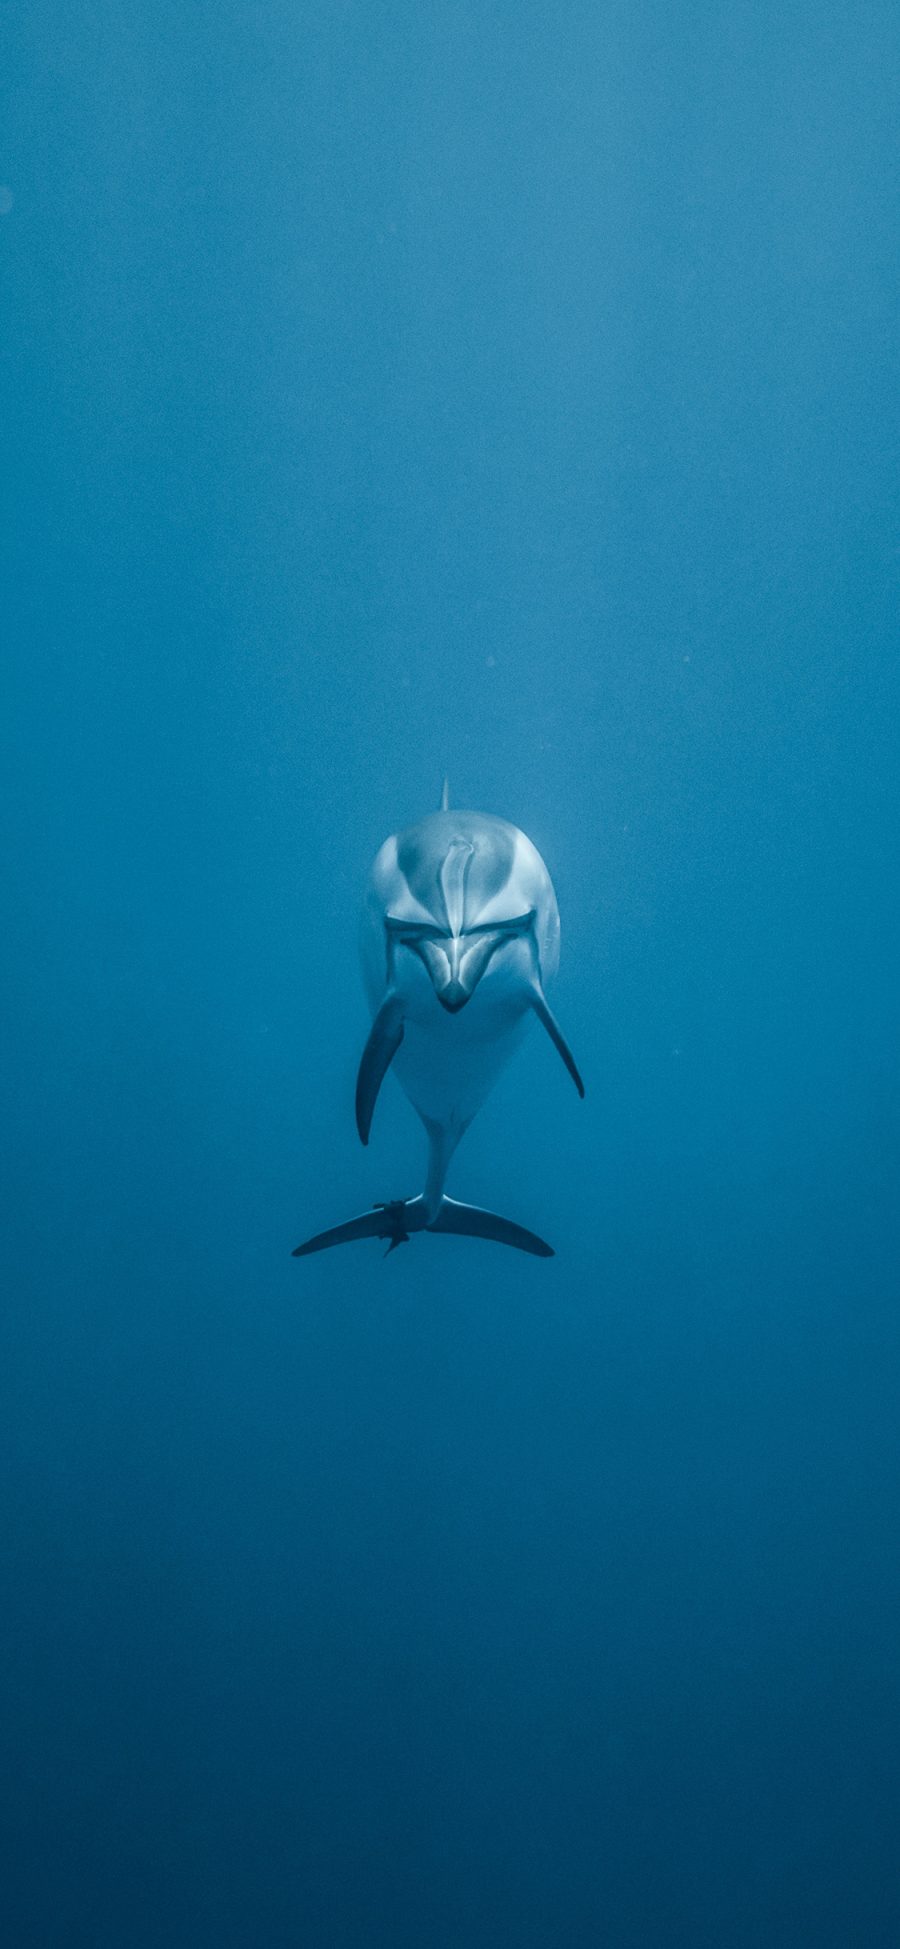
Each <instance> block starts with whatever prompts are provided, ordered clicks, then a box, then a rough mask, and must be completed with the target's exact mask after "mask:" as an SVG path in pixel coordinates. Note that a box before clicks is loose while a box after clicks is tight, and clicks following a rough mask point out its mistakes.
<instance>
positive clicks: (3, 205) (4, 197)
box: [0, 183, 15, 217]
mask: <svg viewBox="0 0 900 1949" xmlns="http://www.w3.org/2000/svg"><path fill="white" fill-rule="evenodd" d="M14 201H15V199H14V197H13V193H12V190H11V189H9V188H8V187H7V185H6V183H0V217H8V216H9V213H10V210H11V209H12V206H13V203H14Z"/></svg>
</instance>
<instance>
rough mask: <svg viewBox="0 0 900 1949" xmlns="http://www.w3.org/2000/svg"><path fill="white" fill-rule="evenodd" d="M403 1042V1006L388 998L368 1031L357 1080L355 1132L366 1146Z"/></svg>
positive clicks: (390, 996) (396, 997) (396, 998)
mask: <svg viewBox="0 0 900 1949" xmlns="http://www.w3.org/2000/svg"><path fill="white" fill-rule="evenodd" d="M402 1041H403V1003H402V1002H401V1000H400V997H399V995H395V994H394V993H393V992H391V993H390V994H389V995H386V996H385V998H384V1001H383V1002H382V1004H381V1007H380V1009H379V1010H378V1014H377V1015H376V1017H375V1020H374V1022H373V1023H372V1027H371V1029H370V1030H369V1040H368V1042H367V1043H366V1046H365V1048H364V1050H363V1052H362V1060H361V1062H360V1065H359V1075H358V1076H357V1078H356V1128H357V1130H358V1131H359V1134H360V1138H361V1141H362V1142H363V1143H364V1144H367V1143H368V1141H369V1131H370V1129H371V1127H372V1116H373V1113H374V1110H375V1105H376V1103H377V1101H378V1092H379V1090H380V1088H381V1085H382V1083H383V1082H384V1079H385V1076H386V1075H387V1072H388V1070H389V1069H390V1066H391V1063H392V1062H393V1060H394V1057H395V1055H396V1054H397V1050H398V1049H399V1047H400V1044H401V1042H402Z"/></svg>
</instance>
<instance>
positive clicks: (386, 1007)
mask: <svg viewBox="0 0 900 1949" xmlns="http://www.w3.org/2000/svg"><path fill="white" fill-rule="evenodd" d="M360 946H361V952H362V964H363V974H364V978H365V984H366V990H367V993H368V997H369V1003H370V1006H371V1009H372V1018H373V1019H372V1027H371V1030H370V1033H369V1039H368V1041H367V1043H366V1046H365V1049H364V1050H363V1054H362V1060H361V1062H360V1065H359V1075H358V1078H357V1084H356V1126H357V1129H358V1131H359V1135H360V1138H361V1139H362V1142H363V1143H364V1144H367V1143H368V1141H369V1131H370V1128H371V1124H372V1117H373V1113H374V1110H375V1105H376V1102H377V1100H378V1092H379V1090H380V1088H381V1085H382V1082H383V1081H384V1078H385V1076H386V1074H387V1071H388V1070H389V1069H391V1068H392V1069H393V1072H394V1075H395V1076H396V1077H397V1080H398V1082H399V1083H400V1085H401V1087H402V1089H403V1090H404V1091H405V1093H406V1095H407V1096H408V1098H409V1100H410V1102H411V1104H412V1105H413V1107H414V1109H415V1110H417V1111H418V1114H419V1116H420V1117H421V1119H422V1122H423V1124H424V1125H425V1130H426V1134H427V1137H428V1169H427V1174H426V1179H425V1189H424V1191H422V1192H421V1193H420V1194H419V1196H418V1197H416V1198H397V1199H393V1200H389V1201H388V1202H386V1203H385V1204H380V1205H375V1206H373V1208H372V1210H371V1211H366V1212H362V1213H361V1214H360V1215H359V1217H357V1218H350V1219H348V1220H347V1222H346V1224H343V1225H336V1226H334V1227H333V1228H332V1229H331V1230H330V1231H327V1232H317V1233H316V1236H315V1237H314V1238H309V1239H307V1240H306V1242H305V1244H303V1245H298V1246H297V1249H296V1251H295V1253H294V1257H295V1258H304V1257H305V1256H306V1255H307V1254H308V1253H310V1252H322V1251H324V1250H325V1248H326V1246H329V1245H344V1244H346V1243H348V1242H349V1241H350V1240H352V1239H358V1238H381V1239H387V1240H388V1241H389V1243H388V1248H387V1249H388V1252H393V1251H394V1249H395V1248H396V1246H398V1245H405V1244H406V1243H407V1241H408V1240H409V1238H410V1237H411V1236H412V1234H413V1233H414V1232H444V1233H446V1232H457V1233H463V1234H466V1235H468V1236H469V1237H473V1238H486V1239H494V1240H495V1241H496V1242H497V1243H498V1244H501V1245H513V1246H517V1247H518V1249H519V1250H520V1251H522V1252H533V1253H536V1254H537V1255H538V1256H539V1257H542V1258H552V1256H553V1247H552V1246H550V1245H547V1244H546V1243H545V1241H544V1240H543V1239H541V1238H538V1236H537V1234H536V1233H535V1232H529V1231H527V1230H526V1229H525V1227H524V1226H523V1225H517V1224H515V1223H514V1222H513V1221H512V1220H511V1219H508V1218H500V1217H498V1216H497V1214H496V1213H495V1212H491V1211H483V1210H482V1209H481V1208H480V1207H479V1206H478V1205H463V1204H459V1203H457V1201H456V1199H454V1198H448V1196H447V1194H446V1192H445V1190H444V1183H445V1179H446V1176H447V1168H448V1165H449V1163H450V1159H451V1157H452V1156H453V1153H454V1151H455V1149H456V1146H457V1144H458V1143H459V1140H460V1138H461V1137H462V1135H463V1133H464V1132H465V1131H466V1130H467V1129H468V1127H469V1124H470V1123H471V1121H472V1118H473V1117H474V1115H475V1112H476V1111H477V1110H478V1109H479V1108H480V1106H481V1104H482V1103H483V1102H484V1099H485V1097H486V1096H487V1094H488V1092H489V1090H490V1089H491V1088H492V1087H493V1085H494V1083H495V1082H496V1079H497V1077H498V1075H499V1074H500V1071H501V1069H502V1068H503V1067H504V1065H505V1064H506V1063H507V1062H508V1061H509V1058H510V1056H511V1055H512V1054H513V1051H514V1050H515V1049H516V1048H517V1047H518V1044H519V1042H520V1041H521V1039H522V1036H523V1034H524V1032H525V1030H526V1028H527V1026H528V1024H529V1022H530V1021H532V1020H533V1018H534V1017H535V1016H536V1017H537V1019H538V1021H539V1022H541V1023H543V1026H544V1028H545V1029H546V1030H547V1033H548V1035H549V1036H550V1038H551V1041H552V1042H553V1043H554V1044H555V1046H556V1048H557V1049H558V1051H559V1053H560V1056H561V1057H562V1060H563V1062H564V1063H565V1065H566V1068H567V1070H568V1071H569V1074H570V1076H571V1077H572V1080H573V1082H574V1084H575V1087H576V1089H577V1091H578V1094H579V1096H583V1095H584V1084H583V1083H582V1080H581V1077H580V1075H579V1073H578V1069H577V1067H576V1064H575V1059H574V1057H573V1055H572V1052H571V1050H570V1048H569V1045H568V1043H567V1042H566V1039H565V1036H564V1035H563V1033H562V1030H561V1028H560V1027H559V1024H558V1022H557V1021H556V1018H555V1016H554V1015H553V1014H552V1013H551V1011H550V1008H549V1007H548V1004H547V1000H546V996H545V994H544V986H545V983H546V982H548V981H550V980H551V979H552V977H553V975H554V974H555V973H556V968H557V964H558V961H559V912H558V909H557V905H556V895H555V894H554V891H553V886H552V883H551V880H550V875H549V873H548V872H547V868H546V867H545V865H544V862H543V860H542V859H541V856H540V854H539V853H538V852H537V851H536V849H535V847H534V846H533V845H532V844H531V841H530V839H526V837H525V834H524V833H523V832H520V831H519V830H518V828H517V827H516V826H512V825H509V824H508V823H507V821H506V820H505V819H497V818H494V817H493V816H492V815H491V814H490V813H486V812H452V811H451V810H450V806H449V797H448V792H447V786H446V784H445V786H444V792H443V797H442V801H441V808H440V811H439V812H433V813H432V814H431V815H430V816H429V817H428V818H426V819H421V820H420V821H419V823H418V824H417V825H414V826H409V827H408V828H407V829H406V831H405V832H400V833H396V834H395V835H394V837H393V838H392V839H387V840H385V843H384V845H383V846H382V848H381V851H380V852H379V853H378V855H377V857H376V859H375V862H374V865H373V867H372V871H371V874H370V877H369V885H368V889H367V892H366V900H365V907H364V910H363V918H362V933H361V942H360Z"/></svg>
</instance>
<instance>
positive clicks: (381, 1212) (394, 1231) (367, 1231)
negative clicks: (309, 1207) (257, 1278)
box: [291, 1198, 409, 1259]
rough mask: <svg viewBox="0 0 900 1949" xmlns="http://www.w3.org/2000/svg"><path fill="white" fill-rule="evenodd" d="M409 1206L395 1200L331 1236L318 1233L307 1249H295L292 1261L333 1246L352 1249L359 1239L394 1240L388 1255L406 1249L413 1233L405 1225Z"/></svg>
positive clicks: (334, 1230)
mask: <svg viewBox="0 0 900 1949" xmlns="http://www.w3.org/2000/svg"><path fill="white" fill-rule="evenodd" d="M406 1211H407V1204H406V1201H405V1200H404V1199H403V1198H396V1199H394V1201H393V1203H391V1204H386V1205H373V1207H372V1210H371V1211H362V1212H360V1214H359V1217H358V1218H348V1219H347V1223H346V1224H345V1225H332V1227H331V1230H330V1231H329V1232H316V1234H315V1237H314V1238H308V1239H306V1240H305V1242H304V1244H303V1245H297V1246H295V1247H294V1251H293V1253H292V1255H291V1256H292V1257H293V1258H295V1259H305V1258H307V1257H308V1256H309V1254H310V1252H326V1251H327V1250H328V1247H329V1245H350V1244H352V1242H353V1240H354V1239H356V1238H387V1239H390V1244H389V1246H388V1252H393V1250H394V1247H395V1246H397V1245H405V1244H406V1242H407V1240H408V1238H409V1231H408V1229H407V1225H406V1223H405V1221H404V1213H405V1212H406Z"/></svg>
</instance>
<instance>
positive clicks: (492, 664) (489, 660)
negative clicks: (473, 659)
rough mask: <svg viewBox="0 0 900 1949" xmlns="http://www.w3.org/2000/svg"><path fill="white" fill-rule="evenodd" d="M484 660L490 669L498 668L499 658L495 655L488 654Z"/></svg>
mask: <svg viewBox="0 0 900 1949" xmlns="http://www.w3.org/2000/svg"><path fill="white" fill-rule="evenodd" d="M484 660H485V663H486V664H487V667H488V669H489V670H496V668H497V659H496V657H495V656H486V657H485V659H484Z"/></svg>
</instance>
